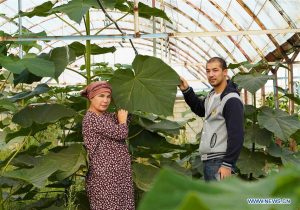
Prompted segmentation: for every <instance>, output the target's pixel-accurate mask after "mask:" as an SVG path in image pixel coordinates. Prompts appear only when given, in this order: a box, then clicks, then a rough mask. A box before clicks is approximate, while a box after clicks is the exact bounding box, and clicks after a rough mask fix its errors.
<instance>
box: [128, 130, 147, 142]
mask: <svg viewBox="0 0 300 210" xmlns="http://www.w3.org/2000/svg"><path fill="white" fill-rule="evenodd" d="M143 130H144V129H142V130H140V131H139V132H137V133H136V134H134V135H132V136H129V137H128V138H127V140H129V139H132V138H134V137H136V136H137V135H139V134H140V133H142V132H143Z"/></svg>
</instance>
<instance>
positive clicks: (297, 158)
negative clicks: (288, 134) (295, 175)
mask: <svg viewBox="0 0 300 210" xmlns="http://www.w3.org/2000/svg"><path fill="white" fill-rule="evenodd" d="M267 152H268V153H269V154H270V155H272V156H274V157H279V158H281V161H282V163H283V164H284V165H298V166H299V167H300V153H299V152H292V151H290V150H289V149H287V148H285V147H279V146H278V145H277V144H275V143H274V142H271V144H270V146H269V147H267Z"/></svg>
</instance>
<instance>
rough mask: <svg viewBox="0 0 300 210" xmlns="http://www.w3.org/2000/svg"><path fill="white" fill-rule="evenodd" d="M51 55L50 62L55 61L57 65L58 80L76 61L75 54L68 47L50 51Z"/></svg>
mask: <svg viewBox="0 0 300 210" xmlns="http://www.w3.org/2000/svg"><path fill="white" fill-rule="evenodd" d="M49 55H50V58H49V60H50V61H53V63H54V65H55V78H56V79H58V77H59V75H60V74H61V73H62V72H63V71H64V70H65V68H66V66H67V65H68V64H69V63H71V62H73V61H74V60H75V59H76V56H75V52H74V51H73V50H71V49H70V48H69V47H68V46H65V47H57V48H54V49H52V50H51V51H50V53H49Z"/></svg>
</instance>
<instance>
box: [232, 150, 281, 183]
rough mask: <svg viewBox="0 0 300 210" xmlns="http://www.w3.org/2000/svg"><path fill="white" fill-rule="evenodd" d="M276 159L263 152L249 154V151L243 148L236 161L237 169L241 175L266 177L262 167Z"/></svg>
mask: <svg viewBox="0 0 300 210" xmlns="http://www.w3.org/2000/svg"><path fill="white" fill-rule="evenodd" d="M276 161H277V159H276V158H274V157H272V156H270V155H266V154H264V153H263V152H251V151H250V150H248V149H246V148H243V150H242V152H241V154H240V157H239V159H238V161H237V167H238V168H239V169H240V171H241V173H242V174H250V173H252V174H253V177H256V178H258V177H260V176H261V175H266V171H264V167H265V165H266V163H267V162H270V163H273V162H276Z"/></svg>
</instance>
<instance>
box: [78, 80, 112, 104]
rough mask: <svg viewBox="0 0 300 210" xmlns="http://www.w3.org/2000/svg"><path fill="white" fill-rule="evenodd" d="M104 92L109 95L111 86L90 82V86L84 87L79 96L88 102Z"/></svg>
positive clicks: (103, 82)
mask: <svg viewBox="0 0 300 210" xmlns="http://www.w3.org/2000/svg"><path fill="white" fill-rule="evenodd" d="M104 92H108V93H111V92H112V89H111V85H110V84H109V83H108V82H106V81H98V82H92V83H91V84H89V85H88V86H86V87H85V88H84V90H83V91H81V92H80V95H82V96H83V97H86V98H88V99H89V100H90V99H92V98H93V97H95V96H96V95H98V94H100V93H104Z"/></svg>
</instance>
